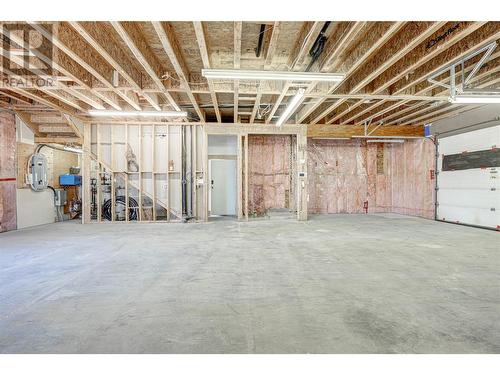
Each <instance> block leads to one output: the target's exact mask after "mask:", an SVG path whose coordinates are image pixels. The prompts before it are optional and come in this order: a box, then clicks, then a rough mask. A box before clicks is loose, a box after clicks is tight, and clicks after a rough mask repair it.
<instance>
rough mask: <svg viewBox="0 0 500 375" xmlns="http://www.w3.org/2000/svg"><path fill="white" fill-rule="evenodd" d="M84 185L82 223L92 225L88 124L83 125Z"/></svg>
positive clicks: (89, 130)
mask: <svg viewBox="0 0 500 375" xmlns="http://www.w3.org/2000/svg"><path fill="white" fill-rule="evenodd" d="M83 126H84V128H83V158H82V162H83V168H82V172H83V173H82V174H83V183H82V190H83V194H82V198H83V201H82V223H83V224H88V223H90V200H91V199H90V160H91V157H90V153H91V152H92V150H91V146H90V142H91V125H90V124H88V123H85V124H83Z"/></svg>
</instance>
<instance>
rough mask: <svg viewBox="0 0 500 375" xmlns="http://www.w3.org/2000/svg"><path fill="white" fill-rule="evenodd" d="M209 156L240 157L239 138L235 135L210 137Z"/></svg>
mask: <svg viewBox="0 0 500 375" xmlns="http://www.w3.org/2000/svg"><path fill="white" fill-rule="evenodd" d="M208 155H209V156H210V155H238V137H237V136H234V135H209V136H208Z"/></svg>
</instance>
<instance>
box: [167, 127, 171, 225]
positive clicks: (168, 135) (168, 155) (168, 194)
mask: <svg viewBox="0 0 500 375" xmlns="http://www.w3.org/2000/svg"><path fill="white" fill-rule="evenodd" d="M169 165H170V125H167V221H170V170H169Z"/></svg>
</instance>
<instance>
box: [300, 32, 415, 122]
mask: <svg viewBox="0 0 500 375" xmlns="http://www.w3.org/2000/svg"><path fill="white" fill-rule="evenodd" d="M404 25H405V22H380V23H376V24H375V25H374V26H373V27H372V28H370V29H369V30H368V32H367V35H366V38H364V39H362V41H361V42H360V43H359V44H358V45H357V46H356V47H355V49H354V50H353V51H352V52H350V53H349V55H348V56H347V58H346V59H345V60H343V61H342V63H341V64H340V65H339V66H337V67H336V70H338V71H340V72H345V78H344V79H347V78H348V77H349V76H350V75H351V74H353V73H354V72H355V71H356V69H358V68H359V67H360V66H361V65H362V64H364V63H365V62H366V60H367V59H368V58H369V57H370V56H371V55H372V54H373V53H375V52H376V51H377V50H378V49H379V48H380V47H382V46H384V45H385V43H386V42H387V41H388V40H389V39H391V38H392V37H393V36H394V35H395V34H396V33H397V32H398V31H399V30H400V29H401V28H402V27H403V26H404ZM337 87H338V86H335V87H334V88H333V89H332V90H331V92H335V91H336V89H337ZM344 102H345V100H342V99H340V100H338V101H337V102H335V103H334V104H333V105H330V106H327V108H326V109H324V110H323V111H321V113H320V114H319V115H318V116H316V117H314V119H313V120H312V121H311V123H312V124H316V123H317V122H318V121H319V120H321V119H322V118H323V117H325V116H326V115H328V113H330V112H331V111H333V110H334V109H335V108H337V107H338V106H339V105H341V104H342V103H344ZM300 116H301V117H302V116H303V114H301V115H300Z"/></svg>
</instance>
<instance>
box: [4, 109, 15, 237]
mask: <svg viewBox="0 0 500 375" xmlns="http://www.w3.org/2000/svg"><path fill="white" fill-rule="evenodd" d="M16 222H17V219H16V124H15V118H14V115H13V114H10V113H8V112H5V111H0V232H5V231H8V230H13V229H16Z"/></svg>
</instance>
